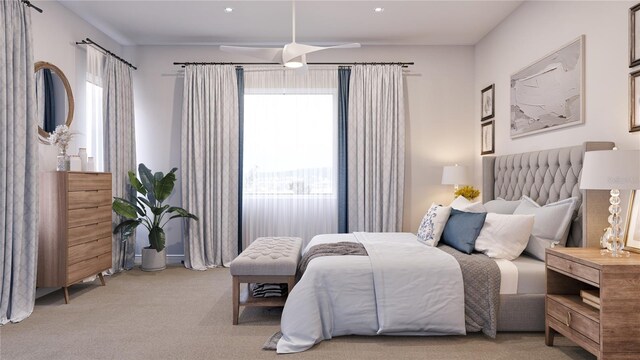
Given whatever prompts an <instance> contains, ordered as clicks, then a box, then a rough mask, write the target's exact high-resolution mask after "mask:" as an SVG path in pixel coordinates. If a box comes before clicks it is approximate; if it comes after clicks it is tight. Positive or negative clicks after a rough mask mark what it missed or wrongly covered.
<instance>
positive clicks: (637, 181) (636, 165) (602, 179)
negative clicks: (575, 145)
mask: <svg viewBox="0 0 640 360" xmlns="http://www.w3.org/2000/svg"><path fill="white" fill-rule="evenodd" d="M580 188H581V189H594V190H596V189H599V190H611V189H618V190H634V189H640V150H604V151H587V152H586V153H585V154H584V161H583V164H582V178H581V180H580Z"/></svg>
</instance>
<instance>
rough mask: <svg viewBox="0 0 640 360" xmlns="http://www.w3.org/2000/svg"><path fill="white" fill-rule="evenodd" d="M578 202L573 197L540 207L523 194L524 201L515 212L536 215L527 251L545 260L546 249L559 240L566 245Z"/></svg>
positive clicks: (559, 242) (561, 244) (559, 243)
mask: <svg viewBox="0 0 640 360" xmlns="http://www.w3.org/2000/svg"><path fill="white" fill-rule="evenodd" d="M577 203H578V199H577V198H575V197H572V198H568V199H564V200H560V201H558V202H554V203H551V204H547V205H545V206H542V207H540V205H538V203H536V202H535V201H533V200H532V199H531V198H529V197H527V196H522V202H521V203H520V205H518V207H517V208H516V211H514V214H521V215H522V214H525V215H526V214H533V215H535V220H534V222H533V229H532V230H531V236H530V237H529V243H528V244H527V248H526V249H525V252H527V253H529V254H530V255H532V256H534V257H536V258H538V259H540V260H544V252H545V249H546V248H548V247H551V244H553V243H556V242H557V243H558V245H560V246H565V245H566V244H567V237H568V236H569V227H570V226H571V220H572V219H573V214H574V211H575V209H576V205H577Z"/></svg>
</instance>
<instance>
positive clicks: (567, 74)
mask: <svg viewBox="0 0 640 360" xmlns="http://www.w3.org/2000/svg"><path fill="white" fill-rule="evenodd" d="M583 44H584V35H582V36H580V37H579V38H577V39H575V40H573V41H572V42H571V43H569V44H567V45H565V46H563V47H561V48H560V49H558V50H556V51H554V52H552V53H551V54H549V55H547V56H545V57H543V58H542V59H540V60H538V61H536V62H534V63H533V64H531V65H529V66H527V67H526V68H524V69H522V70H520V71H518V72H517V73H515V74H513V75H511V137H512V138H517V137H521V136H526V135H532V134H537V133H541V132H544V131H549V130H555V129H559V128H563V127H567V126H573V125H578V124H582V123H584V95H583V93H584V91H583V86H584V45H583Z"/></svg>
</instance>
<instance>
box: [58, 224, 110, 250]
mask: <svg viewBox="0 0 640 360" xmlns="http://www.w3.org/2000/svg"><path fill="white" fill-rule="evenodd" d="M106 237H111V221H105V222H101V223H96V224H89V225H84V226H78V227H73V228H70V229H69V230H68V233H67V238H68V239H69V240H68V245H69V246H74V245H78V244H82V243H85V242H88V241H93V240H98V239H102V238H106Z"/></svg>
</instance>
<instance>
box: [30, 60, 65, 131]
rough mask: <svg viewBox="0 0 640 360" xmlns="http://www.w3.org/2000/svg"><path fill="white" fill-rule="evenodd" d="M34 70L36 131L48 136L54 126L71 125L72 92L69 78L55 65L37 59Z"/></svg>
mask: <svg viewBox="0 0 640 360" xmlns="http://www.w3.org/2000/svg"><path fill="white" fill-rule="evenodd" d="M34 70H35V79H36V114H37V118H38V133H39V134H40V136H42V137H44V138H48V137H49V134H51V133H52V132H53V131H54V130H55V129H56V126H58V125H67V126H71V122H72V121H73V93H72V92H71V86H70V85H69V80H67V77H66V76H64V73H63V72H62V70H60V69H59V68H58V67H57V66H55V65H53V64H51V63H48V62H44V61H38V62H37V63H36V64H35V69H34Z"/></svg>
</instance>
